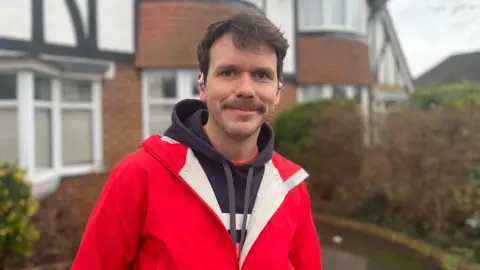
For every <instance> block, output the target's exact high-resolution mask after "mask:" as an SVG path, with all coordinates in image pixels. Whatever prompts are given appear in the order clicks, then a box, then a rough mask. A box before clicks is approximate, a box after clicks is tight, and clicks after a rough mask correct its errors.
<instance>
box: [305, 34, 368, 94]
mask: <svg viewBox="0 0 480 270" xmlns="http://www.w3.org/2000/svg"><path fill="white" fill-rule="evenodd" d="M298 47H299V48H298V56H297V57H298V67H297V81H298V82H299V83H300V84H309V83H312V84H313V83H341V84H347V83H348V84H364V85H371V83H372V75H371V72H370V64H369V61H370V60H369V51H368V45H367V44H366V43H365V42H362V41H358V40H348V39H341V38H334V37H321V36H299V37H298Z"/></svg>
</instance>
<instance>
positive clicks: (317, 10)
mask: <svg viewBox="0 0 480 270" xmlns="http://www.w3.org/2000/svg"><path fill="white" fill-rule="evenodd" d="M322 2H323V1H321V0H299V1H298V6H299V7H298V13H299V14H298V26H299V28H300V30H305V31H308V30H320V29H321V27H322V23H323V16H322V15H323V6H322Z"/></svg>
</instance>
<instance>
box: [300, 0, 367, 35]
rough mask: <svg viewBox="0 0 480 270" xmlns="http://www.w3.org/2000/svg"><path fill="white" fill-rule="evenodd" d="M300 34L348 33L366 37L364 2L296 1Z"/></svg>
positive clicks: (331, 0) (349, 0) (365, 3)
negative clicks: (314, 32) (319, 32)
mask: <svg viewBox="0 0 480 270" xmlns="http://www.w3.org/2000/svg"><path fill="white" fill-rule="evenodd" d="M297 15H298V16H297V18H298V27H299V29H298V30H299V31H300V32H312V31H348V32H356V33H359V34H361V35H366V28H367V20H368V4H367V1H366V0H298V14H297Z"/></svg>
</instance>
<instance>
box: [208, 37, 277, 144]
mask: <svg viewBox="0 0 480 270" xmlns="http://www.w3.org/2000/svg"><path fill="white" fill-rule="evenodd" d="M276 70H277V56H276V54H275V51H274V49H272V48H271V47H270V46H268V45H267V44H260V46H258V47H253V48H248V47H247V48H245V49H239V48H237V47H236V46H235V44H234V42H233V40H232V36H231V35H229V34H227V35H224V36H223V37H221V38H220V39H218V40H217V41H216V42H215V43H214V44H213V46H212V48H211V50H210V67H209V71H208V77H207V80H206V85H205V86H204V87H203V88H201V89H200V99H202V100H204V101H205V102H206V103H207V106H208V111H209V117H210V119H209V121H211V120H213V124H215V125H217V126H218V127H219V128H221V129H223V130H224V131H225V132H226V133H227V134H228V135H229V136H231V137H233V138H235V139H238V140H243V139H246V138H248V137H250V136H252V135H254V134H255V133H256V132H257V131H259V128H260V126H261V125H262V124H263V122H265V120H266V119H267V116H268V115H269V114H271V113H272V112H273V110H274V108H275V105H277V104H278V102H279V100H280V91H278V90H279V88H278V78H277V72H276Z"/></svg>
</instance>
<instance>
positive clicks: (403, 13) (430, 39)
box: [388, 0, 480, 78]
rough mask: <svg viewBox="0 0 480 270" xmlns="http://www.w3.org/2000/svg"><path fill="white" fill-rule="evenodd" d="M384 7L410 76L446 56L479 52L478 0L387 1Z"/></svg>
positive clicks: (420, 72) (479, 6) (418, 73)
mask: <svg viewBox="0 0 480 270" xmlns="http://www.w3.org/2000/svg"><path fill="white" fill-rule="evenodd" d="M388 9H389V11H390V14H391V16H392V20H393V23H394V25H395V29H396V31H397V35H398V37H399V39H400V42H401V46H402V49H403V51H404V54H405V57H406V58H407V62H408V63H409V67H410V72H411V73H412V76H413V77H414V78H417V77H418V76H419V75H421V74H422V73H423V72H425V71H427V70H428V69H430V68H431V67H433V66H435V65H437V64H438V63H440V62H441V61H442V60H443V59H445V58H447V57H448V56H449V55H452V54H457V53H463V52H469V51H475V50H479V51H480V0H422V1H419V0H389V2H388Z"/></svg>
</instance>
